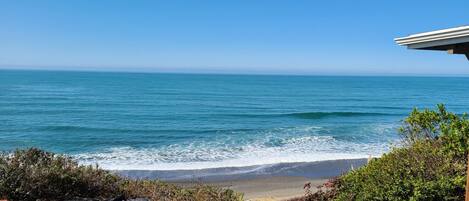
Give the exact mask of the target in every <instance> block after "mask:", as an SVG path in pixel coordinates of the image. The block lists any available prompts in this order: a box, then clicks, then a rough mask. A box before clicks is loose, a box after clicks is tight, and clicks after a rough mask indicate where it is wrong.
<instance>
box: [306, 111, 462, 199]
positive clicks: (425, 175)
mask: <svg viewBox="0 0 469 201" xmlns="http://www.w3.org/2000/svg"><path fill="white" fill-rule="evenodd" d="M399 131H400V135H401V136H402V142H403V143H402V147H399V148H394V149H393V150H392V151H391V152H389V153H387V154H384V155H383V156H382V157H381V158H377V159H373V160H371V161H370V162H369V163H368V164H367V165H365V166H363V167H362V168H359V169H357V170H354V171H351V172H349V173H347V174H345V175H343V176H341V177H339V178H338V179H337V181H336V182H334V183H333V187H332V188H330V189H326V190H325V191H322V190H321V191H319V192H318V193H315V194H311V195H307V196H305V197H304V198H303V199H302V200H305V201H306V200H310V201H312V200H344V201H345V200H397V201H399V200H413V201H418V200H464V192H465V182H466V167H467V166H466V165H467V154H468V138H469V120H467V118H466V115H462V116H458V115H456V114H454V113H451V112H448V111H447V110H446V108H445V107H444V106H443V105H438V107H437V109H436V110H428V109H425V110H417V109H414V110H413V111H412V112H411V113H410V115H409V117H407V118H406V119H405V120H404V121H403V125H402V127H401V128H400V129H399Z"/></svg>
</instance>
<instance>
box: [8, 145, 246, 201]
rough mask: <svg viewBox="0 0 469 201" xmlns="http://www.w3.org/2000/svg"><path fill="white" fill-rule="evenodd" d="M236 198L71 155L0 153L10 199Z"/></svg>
mask: <svg viewBox="0 0 469 201" xmlns="http://www.w3.org/2000/svg"><path fill="white" fill-rule="evenodd" d="M122 196H123V197H125V198H148V199H150V200H183V201H204V200H213V201H218V200H219V201H222V200H223V201H225V200H226V201H238V200H242V197H243V196H242V194H239V193H235V192H234V191H232V190H229V189H221V188H217V187H212V186H206V185H197V186H195V187H191V188H182V187H178V186H176V185H173V184H168V183H165V182H162V181H156V180H130V179H124V178H121V177H119V176H116V175H114V174H112V173H110V172H109V171H106V170H102V169H100V168H98V167H93V166H82V165H78V164H77V162H75V161H73V160H72V159H71V158H69V157H66V156H63V155H57V154H53V153H49V152H45V151H42V150H39V149H35V148H31V149H28V150H17V151H15V152H14V153H12V154H3V155H1V156H0V198H2V197H5V198H8V200H12V201H16V200H18V201H36V200H44V201H46V200H47V201H55V200H57V201H59V200H60V201H62V200H80V198H86V199H93V200H109V199H111V198H116V197H122Z"/></svg>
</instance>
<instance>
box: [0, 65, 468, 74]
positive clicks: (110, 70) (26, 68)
mask: <svg viewBox="0 0 469 201" xmlns="http://www.w3.org/2000/svg"><path fill="white" fill-rule="evenodd" d="M12 66H14V65H12ZM68 67H71V68H73V69H65V68H60V69H59V68H54V67H44V66H38V67H31V66H14V68H13V67H8V66H2V65H0V71H2V70H3V71H52V72H89V73H93V72H95V73H141V74H189V75H191V74H193V75H247V76H248V75H265V76H331V77H333V76H341V77H469V74H431V73H430V74H424V73H347V72H343V73H340V72H339V73H320V72H316V73H314V72H291V73H289V72H262V71H259V72H242V71H240V72H234V71H216V70H212V71H210V70H199V71H197V70H194V71H190V70H163V69H150V68H139V69H130V68H125V69H124V68H122V69H119V68H117V69H116V68H105V69H102V68H101V69H97V68H92V67H87V68H82V69H80V68H77V67H72V66H68Z"/></svg>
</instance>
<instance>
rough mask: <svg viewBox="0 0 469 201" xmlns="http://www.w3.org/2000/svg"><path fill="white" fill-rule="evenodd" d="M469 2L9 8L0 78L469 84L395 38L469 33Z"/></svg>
mask: <svg viewBox="0 0 469 201" xmlns="http://www.w3.org/2000/svg"><path fill="white" fill-rule="evenodd" d="M468 8H469V1H467V0H448V1H441V0H438V1H436V0H435V1H432V0H420V1H419V0H415V1H408V0H394V1H391V0H389V1H377V0H367V1H365V0H363V1H361V0H354V1H345V0H343V1H338V0H327V1H326V0H322V1H320V0H291V1H287V0H236V1H235V0H233V1H229V0H226V1H225V0H213V1H206V0H184V1H182V0H168V1H157V0H153V1H144V0H128V1H123V0H99V1H94V0H67V1H64V0H56V1H51V0H41V1H36V0H30V1H23V0H0V68H3V69H60V70H97V71H152V72H153V71H155V72H184V73H242V74H244V73H247V74H251V73H252V74H327V75H469V62H467V60H466V58H465V57H464V56H462V55H447V54H446V53H444V52H433V51H416V50H407V49H406V48H405V47H400V46H398V45H396V44H395V42H394V40H393V39H394V38H396V37H402V36H407V35H409V34H413V33H419V32H426V31H432V30H436V29H444V28H451V27H455V26H463V25H469V13H468Z"/></svg>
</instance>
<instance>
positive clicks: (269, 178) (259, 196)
mask: <svg viewBox="0 0 469 201" xmlns="http://www.w3.org/2000/svg"><path fill="white" fill-rule="evenodd" d="M367 161H368V159H366V158H361V159H343V160H328V161H316V162H301V163H277V164H271V165H261V166H247V167H229V168H210V169H201V170H170V171H167V170H164V171H162V170H118V171H113V172H115V173H117V174H119V175H121V176H124V177H127V178H133V179H159V180H162V181H166V182H170V183H174V184H177V185H179V186H185V187H188V186H194V185H198V184H208V185H212V186H217V187H221V188H229V189H232V190H235V191H237V192H241V193H244V198H245V199H247V200H262V201H267V200H285V199H291V198H295V197H300V196H303V195H304V193H305V191H304V189H303V186H304V184H306V183H308V182H311V186H312V188H311V191H312V192H315V191H317V186H319V185H321V184H323V183H324V182H326V181H327V180H328V179H330V178H333V177H336V176H339V175H341V174H343V173H345V172H348V171H350V170H351V169H354V168H359V167H361V166H363V165H365V164H366V163H367Z"/></svg>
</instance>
